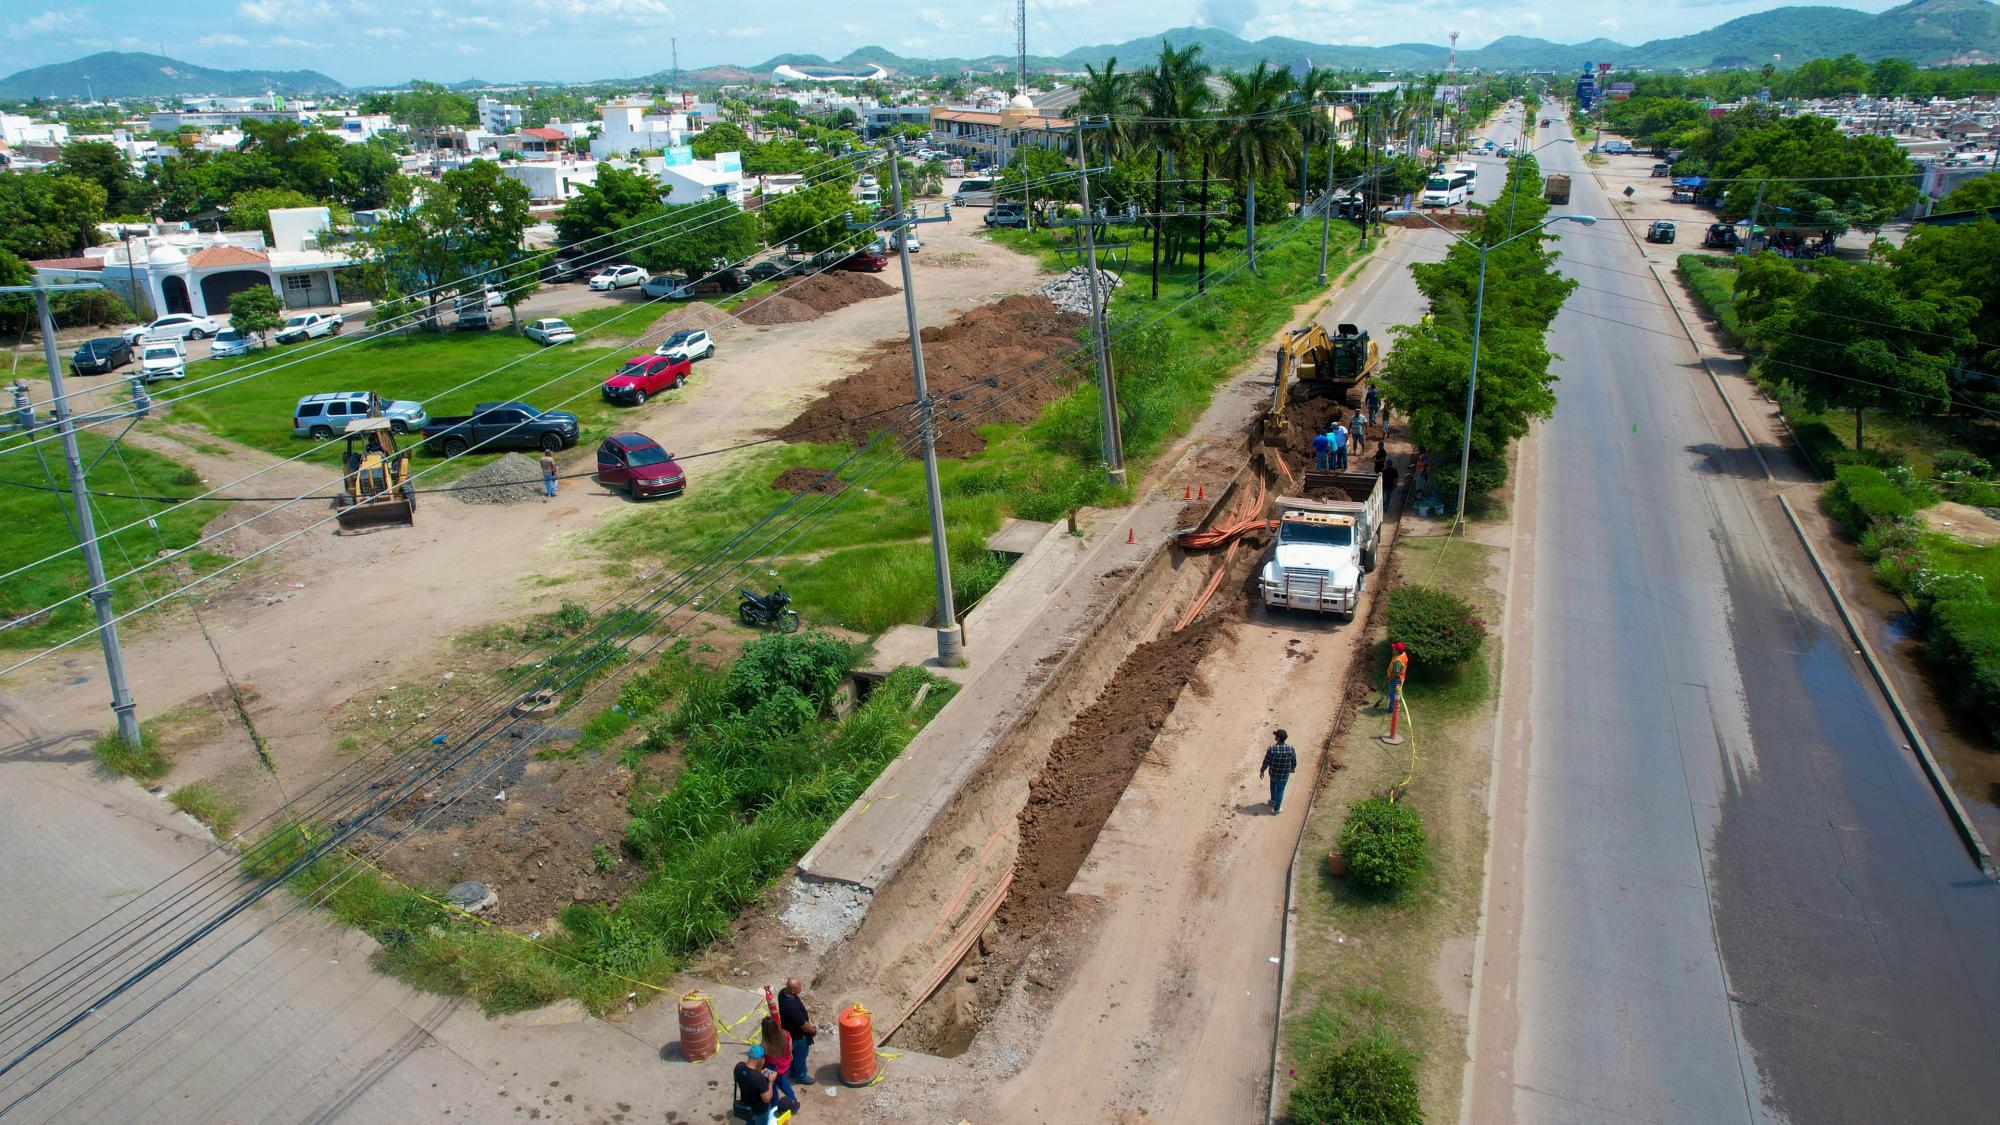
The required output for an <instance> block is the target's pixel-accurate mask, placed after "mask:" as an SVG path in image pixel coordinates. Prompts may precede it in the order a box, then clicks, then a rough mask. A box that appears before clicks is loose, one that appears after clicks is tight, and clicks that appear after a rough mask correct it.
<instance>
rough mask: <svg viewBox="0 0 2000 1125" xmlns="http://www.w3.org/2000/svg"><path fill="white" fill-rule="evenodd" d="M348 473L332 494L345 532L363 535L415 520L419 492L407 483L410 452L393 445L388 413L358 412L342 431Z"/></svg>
mask: <svg viewBox="0 0 2000 1125" xmlns="http://www.w3.org/2000/svg"><path fill="white" fill-rule="evenodd" d="M346 437H347V453H346V455H345V457H344V458H343V464H344V465H345V467H346V470H347V471H346V473H345V475H343V476H342V477H341V482H340V484H341V489H340V494H339V495H338V496H336V497H335V498H334V505H335V510H334V517H335V519H337V520H338V521H339V523H340V532H341V534H343V535H361V534H364V533H366V532H370V531H381V530H383V529H384V528H390V527H410V526H413V525H414V524H415V523H416V522H417V493H416V488H415V486H414V485H412V484H411V483H410V454H409V451H408V450H399V449H397V448H396V433H395V430H393V429H391V428H390V424H389V420H388V419H386V418H357V419H355V420H354V421H353V422H350V423H349V424H348V427H347V432H346Z"/></svg>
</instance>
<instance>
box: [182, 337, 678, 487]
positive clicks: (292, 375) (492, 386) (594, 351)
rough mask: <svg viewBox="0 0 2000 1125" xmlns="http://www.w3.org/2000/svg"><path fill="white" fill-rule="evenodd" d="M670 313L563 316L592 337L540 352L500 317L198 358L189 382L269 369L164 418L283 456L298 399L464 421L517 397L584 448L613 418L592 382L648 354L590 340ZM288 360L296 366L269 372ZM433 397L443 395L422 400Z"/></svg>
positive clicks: (300, 445)
mask: <svg viewBox="0 0 2000 1125" xmlns="http://www.w3.org/2000/svg"><path fill="white" fill-rule="evenodd" d="M675 307H678V306H674V305H670V304H668V303H666V302H657V303H639V304H628V303H625V302H622V301H621V302H618V303H615V304H607V305H606V307H604V308H602V309H593V310H590V311H588V312H583V313H577V314H571V315H567V316H565V317H564V319H565V320H567V321H569V323H570V325H571V327H573V328H575V329H576V330H577V331H578V332H583V331H584V330H586V329H589V328H595V329H596V331H595V332H594V333H593V334H591V335H588V336H584V337H583V338H582V339H580V340H579V341H578V342H577V343H575V344H567V345H564V346H561V347H555V348H544V347H542V346H541V345H540V344H537V343H535V342H534V341H532V340H529V339H526V338H525V337H522V336H520V335H518V334H516V333H514V332H513V331H512V330H510V329H508V328H506V327H504V326H505V325H506V324H508V320H507V318H506V316H504V315H502V316H499V317H497V318H496V321H495V323H496V324H497V325H500V326H503V327H496V328H495V329H494V330H492V331H490V332H465V333H456V332H448V333H444V334H441V335H410V336H394V337H388V338H384V339H380V340H372V341H369V342H368V343H365V344H358V345H354V346H351V347H346V348H344V349H342V350H339V351H332V350H329V344H328V343H327V342H315V343H313V344H311V345H310V346H309V348H310V350H308V347H307V346H297V347H293V348H289V349H283V348H273V349H270V350H267V351H262V352H254V353H252V354H250V355H247V356H243V357H240V358H236V359H217V360H205V361H203V362H200V363H195V364H191V365H190V369H189V377H190V379H197V378H202V377H206V376H211V375H215V374H216V373H218V372H223V373H226V372H229V371H232V370H235V369H238V368H250V369H255V370H266V369H269V373H268V374H265V375H262V376H259V377H257V378H254V379H249V380H246V381H245V382H242V383H239V384H237V385H236V386H232V387H229V388H228V389H226V390H220V391H216V392H215V393H213V394H206V395H201V396H200V397H197V398H191V399H189V400H188V401H186V402H184V403H180V404H178V405H175V406H174V407H173V409H172V412H171V413H172V417H173V419H174V420H175V421H179V422H194V423H197V424H199V425H201V426H203V427H205V428H207V429H208V430H210V431H212V432H213V433H215V434H218V435H220V436H222V437H225V438H228V439H230V440H232V441H237V442H241V443H243V444H244V445H249V446H253V447H255V448H258V449H263V450H266V451H268V452H271V453H276V454H280V455H284V456H290V455H292V454H295V453H298V452H299V451H300V450H302V449H304V448H305V447H306V444H307V443H306V442H305V441H304V440H302V439H299V438H294V437H293V436H292V408H293V407H294V406H295V405H296V404H297V403H298V400H299V399H300V397H302V396H304V395H309V394H319V393H321V392H325V391H351V390H375V391H380V392H381V393H382V394H384V395H387V396H389V397H391V398H403V399H417V400H422V401H425V402H427V405H428V409H429V410H430V412H431V414H432V415H434V416H435V415H443V414H464V413H466V412H468V411H470V410H471V409H472V407H473V405H474V404H475V403H479V402H493V401H504V400H508V399H515V398H519V399H521V400H523V401H526V402H528V403H530V404H532V405H535V406H539V407H541V408H542V409H544V410H568V411H570V412H572V413H574V414H576V415H577V416H578V417H579V418H580V419H582V421H583V427H584V431H585V443H588V442H589V441H591V440H593V432H594V431H599V430H604V429H607V428H609V426H610V424H611V419H612V417H613V415H614V414H615V413H616V411H615V408H613V407H611V406H609V405H608V404H606V403H605V402H604V400H603V399H602V398H601V397H600V396H599V395H597V394H596V393H595V390H596V387H597V386H598V384H600V383H602V382H603V381H604V380H605V377H606V376H609V375H610V374H611V373H612V372H614V371H616V370H617V368H618V365H619V363H620V362H621V361H623V360H624V359H625V358H626V357H627V356H630V355H632V354H634V352H635V351H650V350H651V348H650V347H644V348H641V347H638V346H637V345H629V344H620V345H618V346H616V347H611V346H602V345H600V344H599V343H598V341H600V340H605V339H622V340H630V339H632V338H633V337H635V336H637V335H638V334H639V333H641V332H643V331H645V329H646V327H647V326H648V325H650V324H652V322H653V321H654V320H656V319H658V318H659V317H661V316H664V315H666V314H667V313H668V312H671V311H672V310H673V309H674V308H675ZM498 311H503V312H504V310H498ZM524 319H527V318H524ZM318 353H324V354H318ZM307 357H310V358H307ZM297 359H306V362H300V363H296V364H295V365H293V366H283V367H279V366H275V365H276V364H278V363H285V362H288V361H292V360H297ZM502 364H511V366H509V367H507V369H506V370H504V371H501V372H499V373H497V374H494V375H489V376H486V377H484V378H481V379H479V380H478V381H476V382H474V383H472V384H471V385H469V386H467V387H465V388H463V389H461V390H450V389H451V388H453V387H456V386H458V384H460V383H463V382H465V381H466V380H468V379H471V378H473V377H474V376H476V375H479V374H480V373H482V372H487V371H491V370H493V369H494V368H496V367H499V366H501V365H502ZM544 384H546V385H544ZM448 390H449V391H450V393H449V394H446V393H445V392H446V391H448ZM160 393H161V395H162V396H163V397H165V398H171V397H172V396H173V395H174V394H175V393H177V392H176V391H175V390H174V389H173V388H171V387H166V388H161V391H160ZM438 395H443V397H441V398H437V399H435V401H431V400H432V399H433V396H438ZM565 400H569V401H565ZM494 456H497V454H486V455H481V454H472V455H468V456H466V457H461V458H459V459H458V461H457V462H453V463H451V464H450V467H449V468H437V467H436V466H439V465H441V464H444V463H443V462H441V461H439V460H438V459H434V458H429V457H422V456H420V457H419V458H418V460H419V466H418V467H419V468H420V469H424V468H429V469H431V472H430V473H429V476H428V477H427V478H426V479H433V478H447V477H454V476H457V475H459V474H461V473H463V472H464V471H466V470H468V469H471V468H476V467H478V466H479V465H481V464H483V463H485V462H486V461H489V460H491V459H492V458H493V457H494ZM339 459H340V458H339V448H338V447H337V446H335V447H330V448H328V449H326V450H322V451H320V452H319V453H316V454H314V455H313V457H312V458H311V460H314V461H317V462H320V463H324V464H328V465H334V464H338V463H339Z"/></svg>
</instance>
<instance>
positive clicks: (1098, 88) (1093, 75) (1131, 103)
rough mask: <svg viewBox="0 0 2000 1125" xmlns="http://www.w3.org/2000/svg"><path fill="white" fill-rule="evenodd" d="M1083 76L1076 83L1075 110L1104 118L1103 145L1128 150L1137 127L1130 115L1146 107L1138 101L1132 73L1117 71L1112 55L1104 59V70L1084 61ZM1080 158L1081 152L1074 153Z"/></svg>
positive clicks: (1114, 149)
mask: <svg viewBox="0 0 2000 1125" xmlns="http://www.w3.org/2000/svg"><path fill="white" fill-rule="evenodd" d="M1083 73H1084V78H1083V82H1082V83H1081V84H1080V85H1079V89H1080V90H1081V94H1080V96H1079V97H1078V98H1077V99H1076V112H1077V114H1078V115H1079V116H1082V117H1102V118H1104V119H1105V145H1106V147H1107V149H1108V150H1109V151H1110V152H1112V153H1115V154H1118V155H1126V154H1129V153H1131V151H1132V148H1133V142H1134V139H1135V138H1136V137H1137V135H1138V134H1137V130H1136V129H1135V127H1134V122H1133V121H1132V118H1133V117H1135V116H1137V115H1138V113H1139V111H1141V110H1142V109H1144V108H1145V106H1144V104H1143V103H1142V102H1140V100H1139V94H1138V91H1137V90H1135V89H1134V88H1133V77H1134V76H1133V75H1131V74H1120V73H1118V58H1117V56H1115V55H1114V56H1112V57H1111V58H1108V59H1105V60H1104V69H1103V70H1099V69H1097V68H1096V67H1094V66H1092V65H1090V64H1089V63H1085V64H1083ZM1077 155H1078V156H1079V157H1081V156H1082V153H1078V154H1077Z"/></svg>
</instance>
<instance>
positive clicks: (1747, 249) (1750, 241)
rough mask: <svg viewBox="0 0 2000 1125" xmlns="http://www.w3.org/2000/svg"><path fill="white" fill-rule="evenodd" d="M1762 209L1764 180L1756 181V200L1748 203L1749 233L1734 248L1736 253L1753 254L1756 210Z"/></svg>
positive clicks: (1755, 239) (1755, 238) (1755, 237)
mask: <svg viewBox="0 0 2000 1125" xmlns="http://www.w3.org/2000/svg"><path fill="white" fill-rule="evenodd" d="M1763 209H1764V181H1762V180H1758V181H1757V200H1756V202H1754V203H1752V204H1751V205H1750V233H1749V234H1747V235H1745V236H1744V237H1743V245H1741V246H1738V247H1737V248H1736V252H1737V253H1738V254H1753V253H1755V252H1756V250H1755V247H1756V244H1757V212H1759V211H1761V210H1763Z"/></svg>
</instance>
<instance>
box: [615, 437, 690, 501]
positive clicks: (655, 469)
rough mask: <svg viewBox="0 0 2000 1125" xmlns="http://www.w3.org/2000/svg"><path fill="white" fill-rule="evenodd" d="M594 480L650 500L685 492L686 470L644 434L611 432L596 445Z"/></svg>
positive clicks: (635, 498) (641, 498) (637, 497)
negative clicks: (600, 443)
mask: <svg viewBox="0 0 2000 1125" xmlns="http://www.w3.org/2000/svg"><path fill="white" fill-rule="evenodd" d="M597 483H599V484H601V485H603V486H604V487H606V488H622V489H624V490H625V491H627V492H629V493H631V494H632V499H634V500H650V499H652V498H654V497H656V496H679V495H680V494H681V493H683V492H686V491H687V474H686V473H684V472H682V471H681V467H680V466H679V465H678V464H676V463H675V462H674V455H673V454H671V453H668V452H667V451H666V450H665V449H663V448H661V446H660V443H659V442H657V441H654V440H653V439H652V438H649V437H647V436H646V435H645V434H612V435H611V436H610V437H608V438H605V439H604V444H602V445H600V446H598V447H597Z"/></svg>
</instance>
